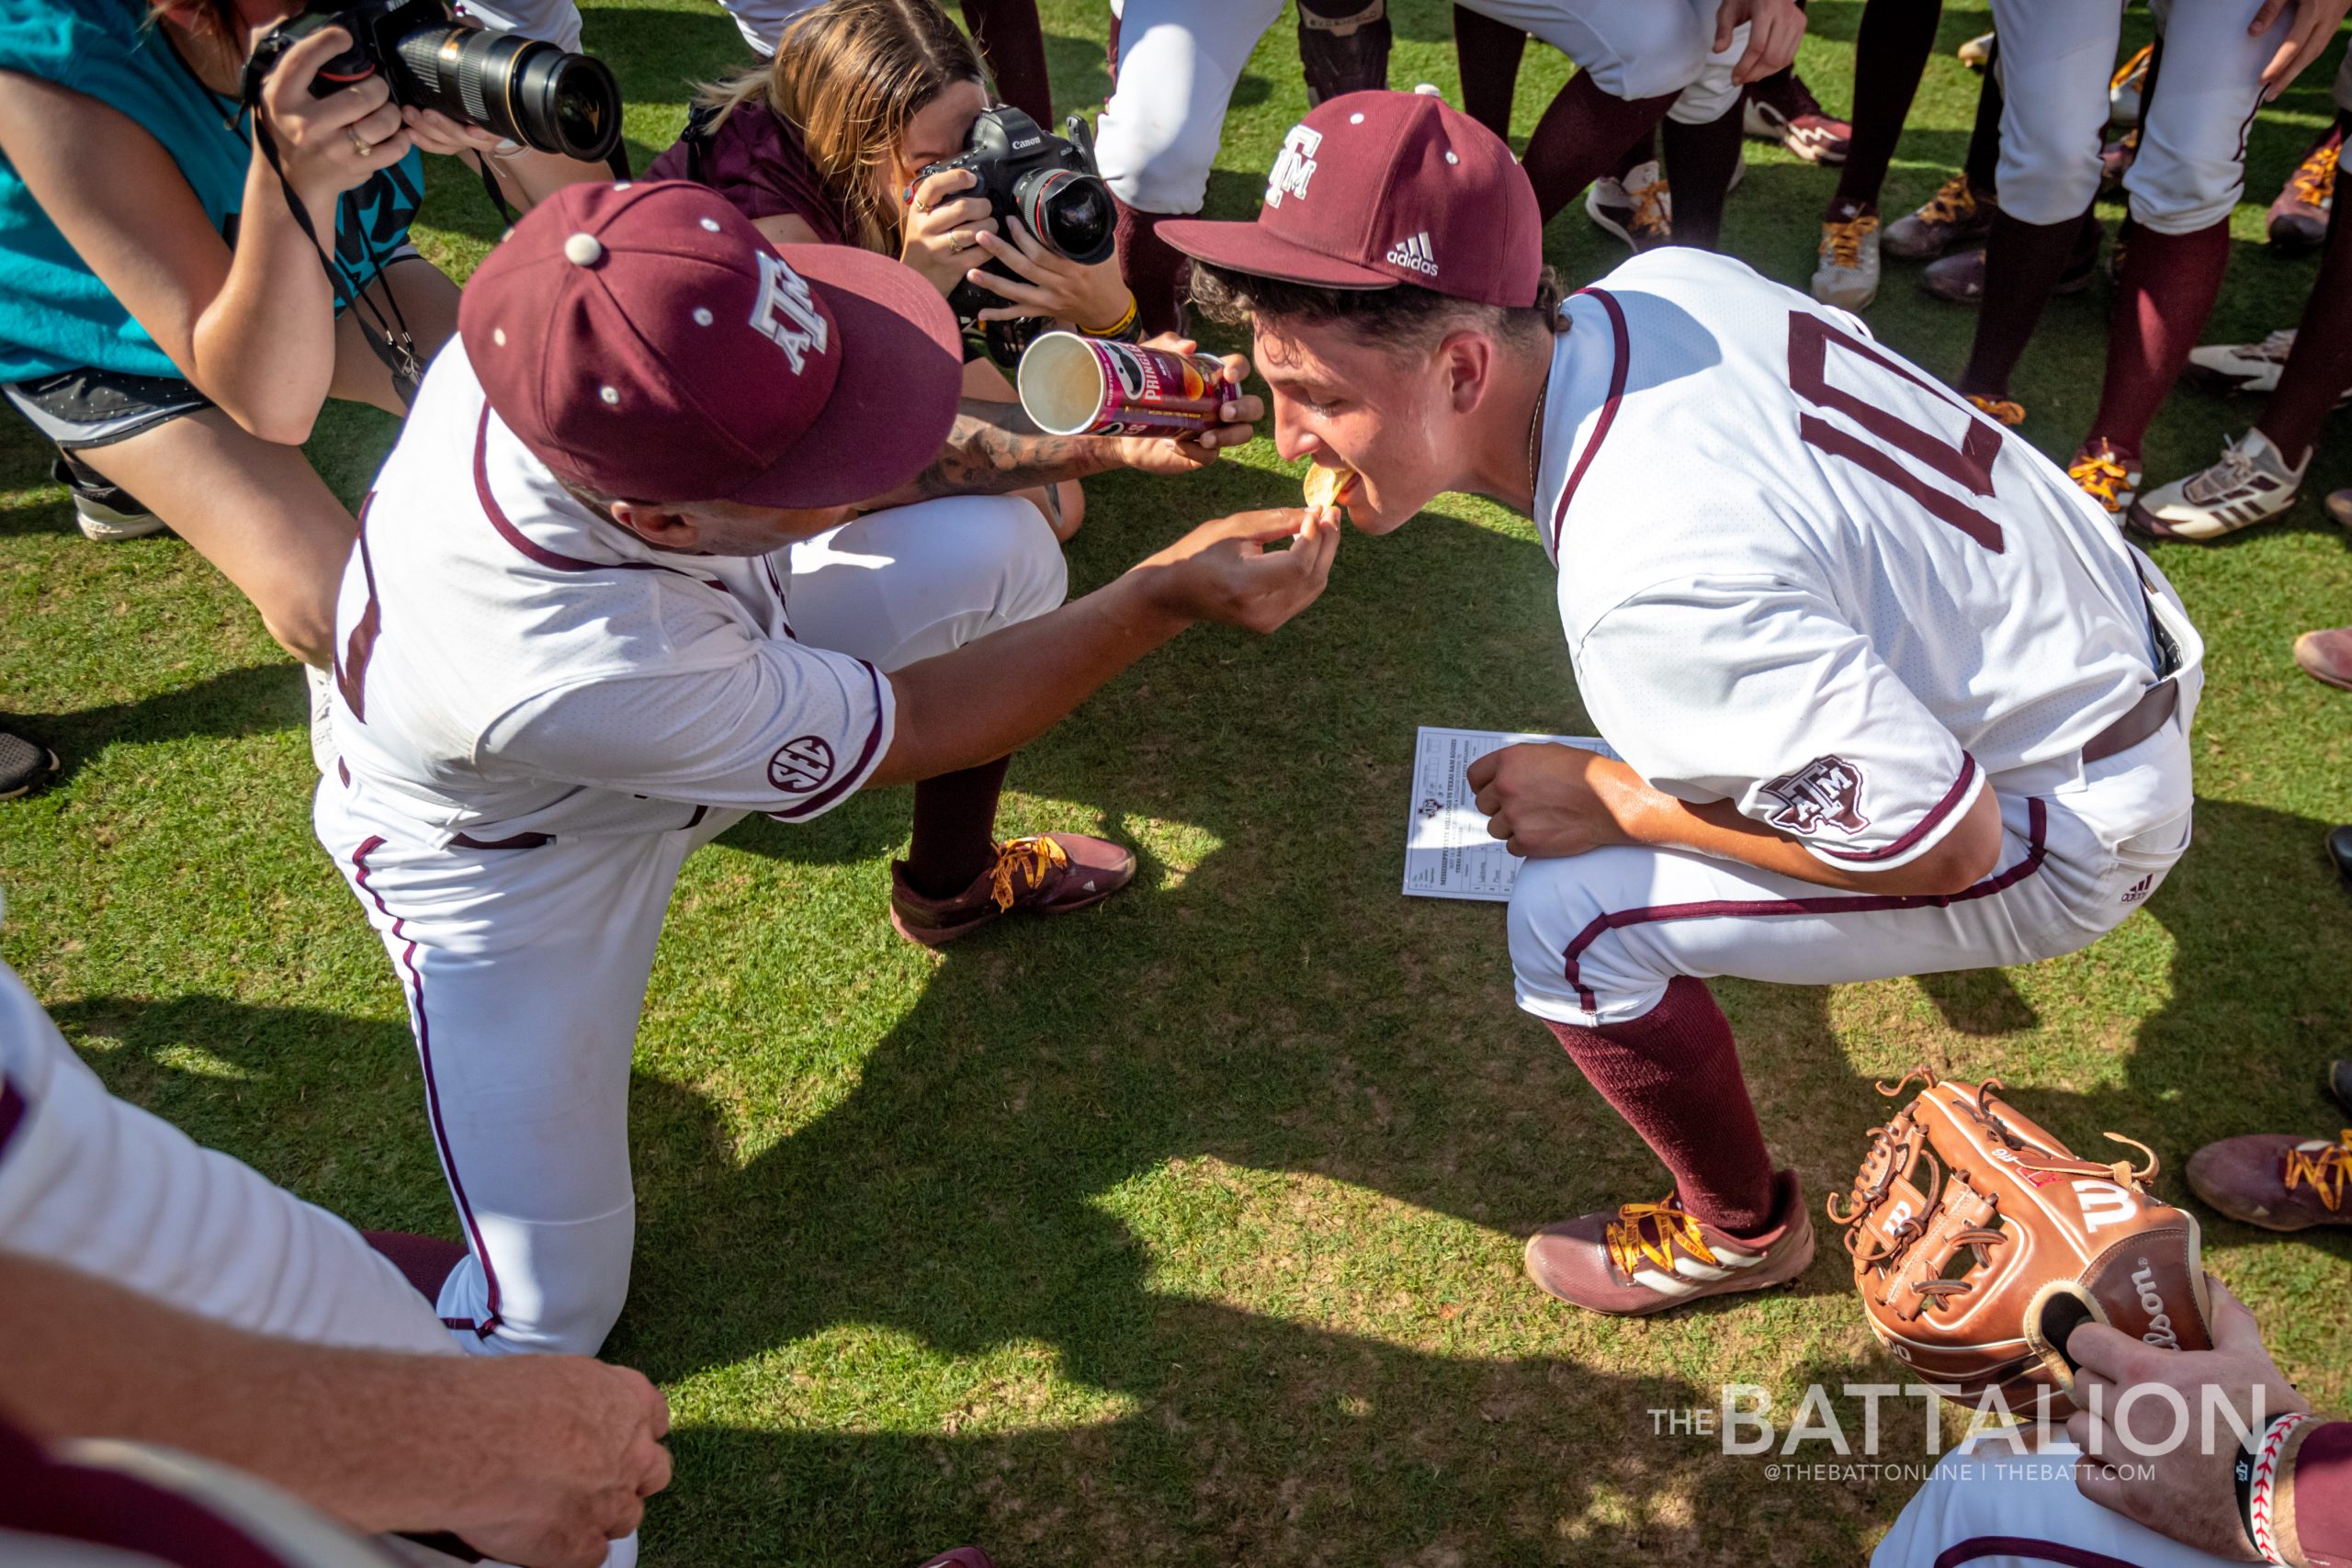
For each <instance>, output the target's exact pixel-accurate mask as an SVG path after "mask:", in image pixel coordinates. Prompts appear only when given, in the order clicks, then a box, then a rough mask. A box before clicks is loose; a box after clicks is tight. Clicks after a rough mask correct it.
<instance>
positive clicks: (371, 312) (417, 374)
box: [232, 60, 424, 408]
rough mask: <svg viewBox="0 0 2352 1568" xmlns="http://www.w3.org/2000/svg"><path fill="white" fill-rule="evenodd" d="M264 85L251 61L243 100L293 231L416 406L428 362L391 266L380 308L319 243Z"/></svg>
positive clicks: (379, 277) (381, 277)
mask: <svg viewBox="0 0 2352 1568" xmlns="http://www.w3.org/2000/svg"><path fill="white" fill-rule="evenodd" d="M261 85H262V73H260V72H258V71H256V70H255V69H254V63H253V62H252V61H250V60H249V61H247V62H246V63H245V73H244V80H243V83H242V84H241V88H242V91H241V92H240V94H239V96H240V98H241V100H242V102H243V107H244V111H245V114H246V117H247V118H249V119H250V120H251V121H252V122H253V128H254V141H255V142H257V143H258V144H259V145H260V147H261V155H262V156H263V157H264V158H265V159H266V160H268V163H269V171H270V173H272V174H274V175H277V188H278V190H279V192H280V193H281V194H282V195H283V196H284V197H285V198H286V208H287V210H288V211H289V212H291V213H293V214H294V225H295V227H296V228H298V229H300V230H301V231H302V237H303V238H304V239H307V240H309V241H310V242H311V250H313V251H315V252H317V253H318V257H319V265H321V266H322V267H324V268H325V269H326V274H327V278H328V281H330V282H331V283H333V284H334V286H335V289H336V291H337V292H338V293H339V294H341V295H342V296H343V297H344V298H345V299H349V300H350V301H351V303H352V305H353V307H354V308H355V309H356V310H360V311H362V312H363V313H364V314H365V316H366V318H367V320H366V321H365V323H363V326H362V330H361V333H360V335H361V336H362V337H364V338H366V339H367V340H368V347H369V348H371V349H373V350H374V351H375V353H376V357H377V358H379V359H380V360H382V361H383V362H384V368H385V369H387V370H389V371H390V372H391V373H392V391H393V392H394V393H395V394H396V395H397V396H398V397H399V398H400V400H401V407H403V408H406V407H408V406H410V405H412V404H413V403H414V402H415V401H416V389H417V383H418V382H419V381H420V380H422V379H423V378H424V356H423V355H420V354H418V353H417V351H416V338H415V335H414V334H413V333H411V332H410V331H409V327H408V318H407V317H406V316H405V315H403V314H402V313H401V302H400V300H399V299H397V298H395V297H394V295H393V292H392V277H391V271H390V268H389V267H387V268H385V269H383V270H381V271H379V272H378V273H377V274H376V279H375V280H376V281H377V282H378V283H379V284H381V285H382V286H383V295H384V306H383V307H382V308H379V306H378V305H377V303H376V301H375V300H374V299H372V298H370V297H369V295H368V292H367V291H366V290H365V289H363V288H360V287H359V285H358V284H357V282H356V281H355V280H354V279H353V277H352V276H351V275H350V274H349V273H347V272H345V270H344V269H343V264H342V263H341V262H340V261H339V260H337V259H336V257H335V255H334V253H333V252H331V251H329V250H328V249H327V248H326V246H325V245H324V244H322V243H320V240H319V231H318V229H317V227H316V226H315V225H313V224H312V223H311V214H310V211H309V209H306V208H305V207H304V206H303V205H302V198H301V197H300V196H298V195H296V194H295V191H294V185H293V182H292V181H290V180H288V178H287V177H286V165H285V164H284V163H283V162H281V161H280V160H279V158H278V155H277V137H276V136H274V135H272V134H271V132H270V129H269V116H268V115H266V114H265V113H263V112H262V107H261ZM232 129H234V127H233V126H232ZM350 196H351V193H350V192H348V191H345V192H344V193H343V194H342V195H341V196H338V197H336V198H335V204H336V209H337V210H338V211H340V210H341V209H342V204H343V203H344V202H345V201H347V200H349V199H350ZM386 309H389V310H390V316H389V317H388V316H387V315H386V314H385V310H386Z"/></svg>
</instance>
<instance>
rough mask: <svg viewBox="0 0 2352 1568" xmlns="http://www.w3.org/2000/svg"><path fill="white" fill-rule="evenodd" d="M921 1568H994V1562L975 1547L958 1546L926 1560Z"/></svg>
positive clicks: (985, 1553)
mask: <svg viewBox="0 0 2352 1568" xmlns="http://www.w3.org/2000/svg"><path fill="white" fill-rule="evenodd" d="M921 1568H996V1560H995V1559H994V1558H991V1557H990V1556H989V1554H988V1553H987V1552H985V1551H981V1550H980V1549H979V1548H978V1547H977V1546H959V1547H957V1548H956V1550H955V1551H943V1552H941V1553H940V1554H939V1555H938V1556H936V1557H932V1558H926V1559H925V1560H924V1561H923V1562H922V1565H921Z"/></svg>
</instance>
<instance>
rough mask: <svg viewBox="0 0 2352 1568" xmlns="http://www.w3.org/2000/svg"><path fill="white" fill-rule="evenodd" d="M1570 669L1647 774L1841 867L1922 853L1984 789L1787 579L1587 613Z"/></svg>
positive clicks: (1685, 588)
mask: <svg viewBox="0 0 2352 1568" xmlns="http://www.w3.org/2000/svg"><path fill="white" fill-rule="evenodd" d="M1577 681H1578V686H1579V690H1580V692H1581V694H1582V695H1583V697H1584V701H1585V705H1586V708H1587V710H1588V711H1589V713H1590V714H1591V716H1592V718H1593V720H1594V722H1595V723H1597V724H1598V725H1599V726H1600V732H1601V733H1602V734H1603V735H1604V736H1606V737H1607V738H1608V739H1609V740H1610V742H1611V744H1612V745H1614V746H1615V747H1616V748H1617V749H1618V750H1619V751H1620V752H1621V753H1623V756H1624V758H1625V761H1626V762H1627V763H1628V764H1629V765H1631V766H1632V767H1633V768H1634V770H1635V771H1637V772H1638V773H1641V775H1642V776H1643V777H1644V778H1645V779H1647V780H1648V781H1649V782H1650V783H1651V784H1654V785H1655V786H1657V788H1659V789H1661V790H1664V791H1666V792H1667V793H1668V794H1669V795H1675V796H1677V797H1679V798H1680V799H1684V800H1689V801H1692V802H1705V801H1712V800H1730V801H1732V802H1734V803H1735V804H1736V805H1737V807H1739V810H1740V812H1741V814H1742V815H1744V816H1747V817H1751V818H1755V819H1756V820H1757V821H1758V822H1762V823H1764V824H1766V825H1767V826H1769V827H1771V828H1773V829H1778V830H1779V831H1781V832H1783V833H1786V834H1788V835H1790V836H1791V837H1792V838H1794V839H1796V840H1798V841H1799V842H1801V843H1803V844H1804V847H1805V848H1806V849H1807V850H1809V851H1811V852H1813V854H1814V855H1815V857H1816V858H1818V859H1820V860H1821V861H1823V862H1825V863H1827V864H1830V865H1835V866H1838V867H1841V868H1843V869H1845V870H1849V871H1865V872H1867V871H1887V870H1892V869H1894V867H1896V866H1899V865H1903V864H1905V863H1908V862H1910V861H1913V860H1916V859H1917V858H1918V857H1919V856H1921V855H1923V854H1925V853H1927V852H1928V851H1929V850H1931V849H1933V848H1934V847H1935V846H1936V844H1937V843H1938V842H1939V841H1940V840H1942V838H1943V836H1944V834H1945V833H1947V832H1948V831H1950V830H1951V825H1952V824H1953V823H1955V822H1957V821H1959V820H1960V819H1961V818H1962V817H1963V816H1965V815H1966V814H1967V811H1968V808H1969V807H1970V806H1971V805H1972V804H1973V802H1974V800H1975V798H1976V795H1977V792H1978V791H1980V790H1982V789H1983V788H1984V787H1985V775H1984V773H1983V771H1982V770H1981V769H1979V768H1978V767H1977V765H1976V762H1975V760H1974V759H1973V758H1972V757H1970V756H1969V755H1968V753H1967V752H1965V751H1963V750H1962V749H1961V746H1960V742H1959V741H1958V740H1956V739H1953V737H1952V735H1951V731H1950V730H1948V729H1946V728H1944V727H1943V726H1942V725H1940V724H1939V723H1938V722H1937V721H1936V720H1935V718H1934V717H1933V716H1931V715H1930V714H1929V713H1928V710H1927V709H1926V707H1924V706H1923V705H1921V704H1920V702H1919V700H1918V699H1917V697H1915V696H1913V695H1912V694H1911V692H1910V690H1909V689H1908V688H1907V687H1905V685H1904V684H1903V682H1901V681H1899V680H1898V679H1896V677H1895V675H1894V671H1891V670H1889V669H1888V668H1887V667H1886V665H1885V664H1883V662H1881V661H1880V660H1879V658H1878V656H1877V655H1876V654H1875V653H1873V652H1872V651H1871V647H1870V645H1869V643H1868V642H1867V641H1866V640H1865V639H1864V637H1862V635H1861V634H1860V632H1858V631H1856V630H1855V629H1854V628H1853V627H1852V626H1848V625H1846V624H1845V622H1844V621H1843V620H1842V619H1841V618H1840V617H1839V615H1838V613H1837V611H1836V609H1835V607H1834V606H1832V605H1830V604H1826V603H1824V602H1823V601H1822V600H1821V599H1819V598H1818V597H1817V596H1815V595H1814V594H1812V593H1809V592H1805V591H1804V590H1801V589H1796V588H1792V587H1789V586H1787V585H1785V584H1781V583H1775V582H1771V581H1746V582H1730V581H1701V582H1693V583H1687V584H1686V583H1677V584H1672V585H1667V586H1662V587H1659V588H1656V589H1651V590H1648V591H1646V592H1643V593H1640V594H1637V595H1635V596H1634V598H1632V599H1629V600H1627V601H1626V602H1625V603H1624V604H1620V605H1618V606H1617V607H1616V608H1614V609H1612V610H1611V611H1610V612H1609V613H1608V614H1606V615H1603V616H1601V617H1600V620H1599V621H1598V622H1596V623H1595V624H1594V626H1593V628H1592V630H1591V632H1590V634H1589V636H1588V637H1586V639H1585V641H1584V644H1583V647H1582V648H1581V649H1580V650H1579V652H1578V656H1577Z"/></svg>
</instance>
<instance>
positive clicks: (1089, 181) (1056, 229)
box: [1012, 169, 1117, 266]
mask: <svg viewBox="0 0 2352 1568" xmlns="http://www.w3.org/2000/svg"><path fill="white" fill-rule="evenodd" d="M1012 197H1013V202H1014V204H1015V205H1016V206H1017V207H1018V208H1019V209H1020V210H1021V220H1022V222H1023V223H1025V224H1027V225H1028V226H1029V231H1030V232H1031V233H1033V234H1035V235H1036V236H1037V238H1039V239H1040V240H1043V241H1044V242H1045V243H1046V245H1047V246H1048V247H1049V248H1051V249H1053V250H1056V251H1059V252H1060V253H1061V254H1063V255H1066V256H1068V257H1069V259H1070V260H1072V261H1074V262H1077V263H1079V264H1080V265H1085V266H1091V265H1093V264H1094V263H1096V262H1099V261H1103V260H1105V259H1107V258H1108V257H1109V256H1110V254H1111V252H1112V251H1113V249H1114V246H1115V241H1114V234H1113V229H1114V225H1115V224H1116V222H1117V214H1116V213H1115V212H1114V210H1113V209H1112V206H1111V190H1110V187H1109V186H1105V185H1104V184H1103V182H1102V181H1101V180H1099V179H1097V178H1095V177H1094V176H1093V175H1082V174H1078V173H1076V172H1074V171H1072V170H1069V169H1046V170H1044V171H1042V172H1040V173H1037V174H1034V175H1027V176H1025V177H1024V178H1023V180H1022V181H1021V183H1020V184H1019V185H1018V186H1015V187H1014V188H1013V193H1012Z"/></svg>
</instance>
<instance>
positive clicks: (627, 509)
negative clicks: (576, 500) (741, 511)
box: [605, 501, 702, 550]
mask: <svg viewBox="0 0 2352 1568" xmlns="http://www.w3.org/2000/svg"><path fill="white" fill-rule="evenodd" d="M605 510H606V512H607V513H609V514H610V516H611V517H612V520H613V521H614V522H616V523H617V524H619V525H621V526H622V527H624V528H626V529H628V531H629V532H630V533H632V534H634V535H636V536H638V537H639V538H640V539H643V540H644V541H645V542H646V543H647V544H649V545H652V546H654V547H657V548H660V549H665V550H690V549H693V548H694V547H695V546H696V545H698V544H700V543H701V542H702V531H701V530H700V529H698V528H696V527H695V524H694V520H693V519H692V518H690V517H688V516H686V515H685V514H684V513H678V512H673V511H670V510H669V509H668V508H666V507H664V506H662V504H661V503H659V502H650V501H616V502H610V503H609V504H608V505H607V507H606V508H605Z"/></svg>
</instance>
